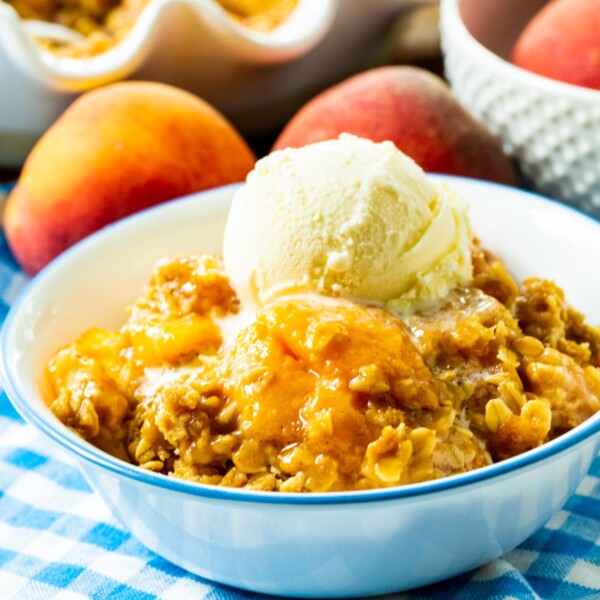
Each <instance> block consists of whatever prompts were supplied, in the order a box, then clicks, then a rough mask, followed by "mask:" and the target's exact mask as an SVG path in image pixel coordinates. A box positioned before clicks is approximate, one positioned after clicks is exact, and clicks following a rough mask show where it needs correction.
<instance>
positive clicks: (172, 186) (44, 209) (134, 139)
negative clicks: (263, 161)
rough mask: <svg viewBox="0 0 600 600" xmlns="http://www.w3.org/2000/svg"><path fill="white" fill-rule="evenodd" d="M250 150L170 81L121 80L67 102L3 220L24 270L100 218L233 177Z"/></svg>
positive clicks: (248, 165)
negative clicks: (166, 83) (66, 106)
mask: <svg viewBox="0 0 600 600" xmlns="http://www.w3.org/2000/svg"><path fill="white" fill-rule="evenodd" d="M254 162H255V156H254V154H253V152H252V151H251V150H250V148H249V147H248V145H247V144H246V142H245V141H244V140H243V139H242V137H241V136H240V135H239V134H238V132H237V131H236V130H235V129H234V128H233V126H232V125H231V124H230V123H229V122H228V121H227V120H226V119H225V118H224V117H223V116H222V115H221V114H220V113H219V112H217V111H216V110H215V109H214V108H212V107H211V106H210V105H208V104H207V103H206V102H204V101H203V100H201V99H200V98H198V97H196V96H194V95H192V94H190V93H188V92H184V91H183V90H180V89H178V88H175V87H172V86H167V85H164V84H158V83H149V82H124V83H117V84H114V85H109V86H106V87H104V88H100V89H97V90H93V91H91V92H88V93H87V94H84V95H83V96H81V97H80V98H79V99H78V100H77V101H75V102H74V103H73V104H72V105H71V106H70V107H69V108H68V109H67V110H66V111H65V113H64V114H63V115H62V116H61V117H60V118H59V119H58V121H56V123H55V124H54V125H53V126H52V127H51V128H50V129H49V130H48V131H47V132H46V133H45V134H44V136H43V137H42V138H41V139H40V141H39V142H38V143H37V145H36V146H35V148H34V149H33V150H32V152H31V154H30V155H29V157H28V158H27V161H26V163H25V166H24V168H23V171H22V174H21V177H20V179H19V182H18V184H17V186H16V187H15V189H14V190H13V191H12V193H11V194H10V196H9V198H8V202H7V205H6V211H5V215H4V229H5V233H6V237H7V241H8V244H9V246H10V248H11V250H12V252H13V254H14V255H15V258H16V260H17V262H18V263H19V264H20V265H21V266H22V267H23V269H24V270H25V271H26V272H27V273H28V274H30V275H33V274H35V273H37V272H38V271H39V270H40V269H41V268H42V267H44V266H45V265H46V264H47V263H48V262H50V261H51V260H52V259H53V258H54V257H56V256H57V255H58V254H60V253H61V252H63V251H64V250H65V249H66V248H68V247H69V246H71V245H72V244H74V243H75V242H77V241H79V240H81V239H82V238H84V237H86V236H87V235H89V234H90V233H92V232H94V231H96V230H97V229H100V228H101V227H103V226H105V225H107V224H109V223H112V222H114V221H116V220H117V219H120V218H122V217H124V216H126V215H130V214H132V213H134V212H136V211H139V210H141V209H144V208H147V207H150V206H153V205H155V204H158V203H160V202H164V201H167V200H170V199H173V198H176V197H179V196H182V195H185V194H189V193H192V192H197V191H200V190H204V189H207V188H211V187H216V186H220V185H224V184H228V183H234V182H237V181H242V180H243V179H244V178H245V176H246V174H247V173H248V172H249V171H250V170H251V169H252V168H253V166H254Z"/></svg>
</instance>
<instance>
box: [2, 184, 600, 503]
mask: <svg viewBox="0 0 600 600" xmlns="http://www.w3.org/2000/svg"><path fill="white" fill-rule="evenodd" d="M429 176H430V177H432V178H433V179H435V180H438V181H448V180H450V181H452V180H458V181H464V182H468V183H470V184H474V185H475V186H482V187H483V188H485V187H488V186H489V187H495V188H500V189H502V190H503V191H504V192H505V193H509V194H517V195H522V196H524V198H525V199H526V201H529V202H536V203H541V204H548V203H550V204H553V205H555V208H557V209H558V210H559V211H562V210H564V211H565V212H567V213H575V215H576V216H577V215H578V216H579V218H581V219H583V220H584V221H585V222H591V223H593V224H594V226H597V227H598V228H599V232H600V221H599V220H597V219H595V218H594V217H592V216H591V215H588V214H586V213H583V212H581V211H580V210H578V209H576V208H574V207H571V206H569V205H565V204H563V203H561V202H560V201H557V200H555V199H553V198H547V197H545V196H543V195H541V194H537V193H535V192H531V191H527V190H522V189H519V188H514V187H510V186H507V185H503V184H499V183H495V182H490V181H484V180H478V179H472V178H467V177H459V176H453V175H436V174H429ZM241 185H242V184H231V185H226V186H221V187H217V188H212V189H210V190H205V191H202V192H198V193H195V194H190V195H187V196H184V197H182V198H179V199H175V200H172V201H169V202H166V203H163V204H160V205H158V206H154V207H150V208H147V209H145V210H142V211H139V212H138V213H135V214H133V215H130V216H128V217H125V218H123V219H121V220H119V221H117V222H115V223H112V224H110V225H108V226H106V227H104V228H103V229H101V230H99V231H97V232H95V233H93V234H92V235H90V236H88V237H87V238H85V239H84V240H82V241H80V242H78V243H77V244H75V245H74V246H72V247H71V248H69V249H68V250H66V251H65V252H64V253H63V254H62V255H60V256H59V257H57V258H56V259H55V260H54V261H52V262H51V263H50V264H49V265H48V266H47V267H45V268H44V269H42V271H40V273H38V275H36V276H35V277H34V278H33V279H32V280H31V281H29V282H28V284H27V285H26V286H25V288H24V289H23V290H22V291H21V293H20V294H19V297H18V298H17V299H16V301H15V302H14V303H13V305H12V306H11V308H10V310H9V313H8V315H7V317H6V319H5V322H4V324H3V326H2V331H1V334H0V335H1V339H0V380H1V381H2V383H3V384H4V387H5V391H6V394H7V396H8V397H9V400H10V401H11V403H12V404H13V406H14V407H15V409H16V410H17V412H18V413H19V414H20V415H21V416H22V417H23V419H24V420H25V421H26V422H28V423H30V424H32V425H33V426H35V427H36V429H38V430H39V431H40V432H41V433H43V434H44V435H45V436H46V437H48V438H50V439H51V440H52V441H53V442H54V443H55V444H56V445H57V446H58V447H60V448H61V449H62V450H63V451H66V452H67V454H70V455H71V457H72V458H75V459H76V462H77V463H78V466H79V467H80V469H81V470H82V472H84V471H83V467H82V464H81V463H82V461H83V462H85V463H89V464H91V466H93V467H96V468H100V469H101V470H103V471H105V472H106V474H107V475H109V476H113V477H114V476H117V477H120V478H125V479H130V480H132V483H137V484H143V485H149V486H152V487H155V488H158V489H161V490H162V491H164V492H176V493H184V494H186V495H190V496H195V497H198V498H203V499H207V500H226V501H231V502H244V503H247V502H251V503H257V504H269V505H284V506H285V505H288V506H289V505H306V506H315V505H321V506H322V505H346V504H359V503H360V504H366V503H372V502H382V501H389V500H402V499H417V500H418V499H420V498H422V497H424V496H426V497H431V496H433V495H434V494H438V493H443V492H456V491H461V490H463V489H464V488H466V487H469V486H473V485H477V484H484V483H486V482H488V481H489V480H492V479H500V478H502V477H503V476H505V475H509V474H511V473H513V472H515V471H518V470H527V469H528V468H535V467H536V466H538V465H539V464H540V463H542V462H544V461H546V460H548V459H550V458H552V457H554V456H556V455H558V454H562V453H565V452H568V451H571V450H573V449H575V447H576V446H578V445H580V444H583V443H585V442H591V440H592V438H593V437H594V436H596V435H597V434H598V433H600V411H599V412H598V413H596V414H595V415H593V416H591V417H590V418H588V419H587V420H586V421H584V422H583V423H581V424H580V425H578V426H577V427H575V428H574V429H572V430H570V431H568V432H567V433H564V434H563V435H561V436H560V437H558V438H555V439H554V440H552V441H550V442H548V443H546V444H543V445H542V446H538V447H537V448H534V449H532V450H529V451H526V452H524V453H522V454H519V455H517V456H514V457H511V458H509V459H506V460H503V461H500V462H497V463H493V464H491V465H488V466H485V467H481V468H479V469H475V470H473V471H468V472H466V473H460V474H457V475H452V476H448V477H444V478H440V479H436V480H432V481H426V482H422V483H413V484H408V485H404V486H396V487H390V488H379V489H373V490H360V491H343V492H319V493H305V494H299V493H286V492H266V491H255V490H246V489H237V488H226V487H218V486H214V485H208V484H201V483H196V482H192V481H187V480H184V479H177V478H175V477H170V476H167V475H163V474H160V473H154V472H152V471H147V470H145V469H143V468H141V467H138V466H136V465H132V464H130V463H126V462H124V461H122V460H119V459H118V458H116V457H113V456H112V455H110V454H108V453H105V452H103V451H101V450H100V449H98V448H96V447H95V446H93V445H92V444H91V443H89V442H87V441H85V440H84V439H83V438H81V437H79V436H78V435H77V434H76V433H74V432H72V431H71V430H69V429H68V427H66V426H65V425H63V424H62V423H61V422H60V421H59V420H58V419H57V418H56V417H54V416H53V415H52V414H51V413H50V412H49V410H48V412H47V413H44V412H43V411H40V410H38V409H37V408H35V405H34V404H33V403H30V402H29V401H28V400H27V398H25V396H24V395H23V394H22V392H21V390H20V387H19V385H18V383H17V381H16V377H15V376H14V375H13V373H12V372H11V369H10V368H9V361H8V358H7V357H8V356H9V355H10V347H9V342H10V339H11V336H12V335H14V331H15V329H16V327H17V325H18V323H19V317H20V313H21V311H22V307H24V306H25V305H26V303H27V302H28V301H29V299H30V297H31V295H32V294H35V292H36V289H37V288H38V287H39V286H41V285H42V284H43V283H44V282H45V281H46V280H47V279H51V278H52V277H56V275H55V273H57V272H58V273H60V271H61V270H62V269H64V268H68V265H69V261H70V260H71V257H72V256H75V257H76V256H77V255H78V254H79V252H80V251H81V250H85V249H87V248H89V247H93V246H94V245H98V244H100V245H101V244H102V243H103V241H104V240H105V239H110V236H111V235H112V232H113V231H115V230H120V229H123V228H126V227H128V226H129V225H130V224H132V223H137V222H139V221H142V220H143V219H145V218H147V217H148V216H149V215H152V216H156V215H160V214H161V213H162V212H166V211H180V210H182V208H184V207H185V206H186V205H187V204H190V203H192V202H196V201H197V199H198V198H199V197H208V196H211V195H214V196H217V195H219V194H230V195H233V193H234V192H235V190H236V189H238V188H239V187H241ZM576 218H577V217H576ZM21 318H22V317H21ZM48 416H50V417H51V418H47V417H48Z"/></svg>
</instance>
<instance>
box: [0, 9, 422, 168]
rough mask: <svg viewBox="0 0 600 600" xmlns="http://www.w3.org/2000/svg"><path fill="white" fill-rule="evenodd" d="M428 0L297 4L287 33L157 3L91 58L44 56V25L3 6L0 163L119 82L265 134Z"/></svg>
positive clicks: (360, 61)
mask: <svg viewBox="0 0 600 600" xmlns="http://www.w3.org/2000/svg"><path fill="white" fill-rule="evenodd" d="M422 1H423V0H370V1H369V2H356V0H298V4H297V8H296V9H295V10H294V12H293V13H292V15H291V16H290V17H289V18H288V19H287V20H286V21H285V22H284V23H283V24H282V25H281V26H280V27H277V28H276V29H274V30H273V31H271V32H269V33H259V32H257V31H253V30H251V29H249V28H247V27H243V26H241V25H239V24H238V23H237V22H236V21H234V20H233V19H231V18H230V17H229V16H228V15H227V13H226V12H225V11H224V10H223V9H222V8H221V6H220V5H219V4H218V3H217V2H216V1H215V0H149V2H148V4H147V6H146V7H145V9H144V10H143V11H142V13H141V14H140V16H139V18H138V19H137V21H136V24H135V26H134V27H133V29H132V30H131V31H130V33H129V35H128V36H127V37H125V38H124V39H123V41H121V43H119V44H118V45H117V46H115V47H114V48H112V49H111V50H109V51H107V52H104V53H103V54H100V55H98V56H95V57H92V58H85V59H70V58H61V57H57V56H56V55H54V54H52V53H51V52H48V51H45V50H43V49H41V48H40V46H39V45H38V44H37V43H36V42H35V41H34V40H33V39H32V37H31V35H30V34H31V33H33V32H34V31H35V30H36V27H37V28H39V26H40V24H39V23H33V25H34V27H32V23H24V21H22V20H20V19H19V18H18V16H17V14H16V13H15V11H14V10H13V9H12V7H10V6H9V5H8V4H5V3H3V2H0V82H2V84H1V85H2V91H1V95H0V165H14V166H19V165H20V164H21V163H22V162H23V160H24V158H25V157H26V156H27V153H28V152H29V151H30V149H31V147H32V146H33V145H34V143H35V141H36V140H37V139H38V138H39V137H40V135H41V134H42V133H43V132H44V131H45V130H46V129H47V128H48V127H49V125H50V124H51V123H52V122H53V121H54V120H55V119H56V118H57V117H58V116H59V115H60V114H61V112H62V111H63V110H64V109H65V108H66V107H67V106H68V105H69V104H70V103H71V102H72V101H73V99H74V98H75V97H76V96H77V95H78V94H80V93H81V92H84V91H86V90H89V89H92V88H94V87H96V86H98V85H102V84H105V83H108V82H111V81H116V80H120V79H145V80H151V81H160V82H164V83H169V84H172V85H176V86H178V87H181V88H184V89H187V90H189V91H191V92H194V93H196V94H198V95H199V96H201V97H202V98H204V99H205V100H207V101H208V102H210V103H211V104H213V105H214V106H216V107H217V108H218V109H219V110H221V111H222V112H224V113H225V114H226V116H227V117H229V118H230V119H231V120H232V121H233V122H234V124H235V125H236V126H237V127H238V128H239V129H241V130H242V132H243V133H246V134H250V135H254V134H263V133H265V132H266V131H269V130H270V129H272V128H273V127H276V126H278V125H281V124H282V123H283V122H284V120H285V119H286V118H288V117H289V116H291V114H292V113H293V112H294V111H295V110H296V109H297V108H298V107H299V106H300V105H301V104H302V103H303V102H304V101H306V100H307V99H308V98H309V97H310V96H311V95H312V94H314V93H315V92H316V91H319V90H320V89H322V88H323V87H325V86H327V85H329V84H330V83H333V82H334V81H338V80H340V79H342V78H344V77H346V76H348V75H350V74H352V73H354V72H356V71H358V70H360V69H362V68H365V67H366V66H367V65H369V64H370V63H371V62H373V61H374V60H376V58H378V57H379V52H380V51H381V47H382V44H383V43H384V41H385V35H384V33H385V31H386V28H388V27H389V25H390V22H391V21H392V20H393V19H394V17H395V15H397V14H398V13H399V11H401V10H402V9H404V8H405V7H406V6H407V5H414V4H418V3H419V2H422ZM41 25H42V26H43V24H41Z"/></svg>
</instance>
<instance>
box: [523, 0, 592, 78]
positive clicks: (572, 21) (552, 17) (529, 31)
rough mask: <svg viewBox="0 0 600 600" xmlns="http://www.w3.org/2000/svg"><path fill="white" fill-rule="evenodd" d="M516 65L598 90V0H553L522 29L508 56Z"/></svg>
mask: <svg viewBox="0 0 600 600" xmlns="http://www.w3.org/2000/svg"><path fill="white" fill-rule="evenodd" d="M512 60H513V63H514V64H515V65H517V66H518V67H521V68H523V69H527V70H528V71H532V72H533V73H537V74H538V75H543V76H544V77H549V78H551V79H557V80H559V81H563V82H565V83H571V84H574V85H579V86H583V87H588V88H592V89H596V90H600V0H554V1H553V2H550V3H548V4H547V5H546V6H544V8H543V9H542V10H541V11H540V12H538V13H537V15H536V16H535V17H534V18H533V19H532V20H531V21H530V22H529V24H528V25H527V27H525V29H524V30H523V32H522V33H521V35H520V36H519V39H518V40H517V43H516V45H515V48H514V50H513V56H512Z"/></svg>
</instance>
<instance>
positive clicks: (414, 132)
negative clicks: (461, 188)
mask: <svg viewBox="0 0 600 600" xmlns="http://www.w3.org/2000/svg"><path fill="white" fill-rule="evenodd" d="M344 132H346V133H351V134H354V135H356V136H359V137H363V138H367V139H370V140H373V141H375V142H382V141H386V140H391V141H392V142H394V143H395V144H396V146H397V147H398V148H399V149H400V150H402V151H403V152H404V153H405V154H408V156H410V157H411V158H412V159H414V160H415V161H416V162H417V163H418V164H419V165H420V166H421V167H422V168H423V169H424V170H425V171H430V172H438V173H450V174H455V175H463V176H467V177H476V178H481V179H489V180H493V181H498V182H501V183H508V184H514V183H515V173H514V170H513V166H512V163H511V161H510V160H509V158H508V157H507V156H506V155H505V154H504V153H503V152H502V148H501V146H500V143H499V141H498V140H497V139H496V138H495V137H494V136H492V134H491V133H490V132H489V131H488V130H487V129H486V128H485V127H484V126H483V125H482V124H481V123H479V122H478V121H476V120H475V119H474V118H473V117H472V116H471V115H470V114H469V113H468V112H467V111H466V110H465V109H464V108H463V107H462V106H461V105H460V104H459V102H458V101H457V100H456V99H455V98H454V96H452V94H451V92H450V89H449V88H448V86H447V85H446V84H445V82H444V81H443V80H442V79H440V78H439V77H437V76H436V75H433V74H432V73H430V72H428V71H425V70H424V69H419V68H416V67H408V66H390V67H380V68H376V69H372V70H370V71H365V72H364V73H360V74H358V75H355V76H354V77H351V78H350V79H347V80H346V81H343V82H342V83H339V84H338V85H336V86H334V87H332V88H329V89H328V90H326V91H324V92H322V93H321V94H320V95H318V96H316V97H315V98H313V99H312V100H311V101H309V102H308V104H306V105H305V106H304V107H303V108H301V109H300V111H299V112H298V113H297V114H296V115H295V116H294V117H293V118H292V119H291V121H290V122H289V123H288V124H287V126H286V127H285V128H284V130H283V131H282V132H281V134H280V136H279V138H278V139H277V140H276V142H275V145H274V149H275V150H276V149H280V148H286V147H299V146H305V145H307V144H311V143H313V142H319V141H323V140H328V139H332V138H336V137H338V136H339V135H340V134H341V133H344Z"/></svg>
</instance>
